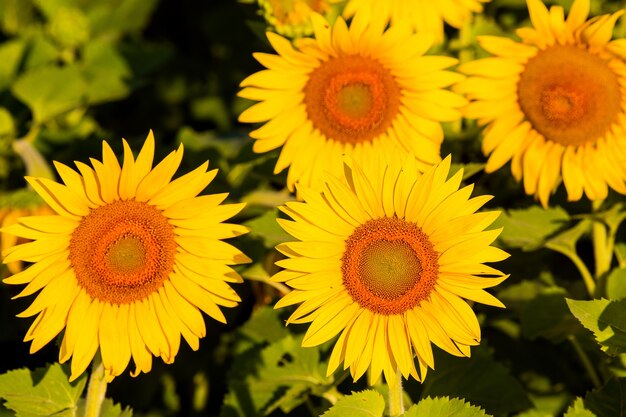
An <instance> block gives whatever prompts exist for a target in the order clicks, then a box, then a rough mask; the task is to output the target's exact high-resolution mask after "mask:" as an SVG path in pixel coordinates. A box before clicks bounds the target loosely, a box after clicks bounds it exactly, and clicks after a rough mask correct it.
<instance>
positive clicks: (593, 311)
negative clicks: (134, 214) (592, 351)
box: [567, 299, 626, 355]
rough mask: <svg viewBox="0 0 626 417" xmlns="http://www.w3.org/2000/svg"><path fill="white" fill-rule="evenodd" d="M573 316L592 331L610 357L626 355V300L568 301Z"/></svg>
mask: <svg viewBox="0 0 626 417" xmlns="http://www.w3.org/2000/svg"><path fill="white" fill-rule="evenodd" d="M567 305H568V306H569V309H570V310H571V312H572V314H573V315H574V316H576V318H577V319H578V320H580V322H581V323H582V324H583V326H585V327H586V328H587V329H589V330H591V331H592V332H593V334H594V336H595V337H596V341H597V342H598V343H600V345H601V347H602V350H603V351H605V352H606V353H608V354H609V355H619V354H621V353H626V300H622V301H609V300H606V299H600V300H591V301H578V300H571V299H567Z"/></svg>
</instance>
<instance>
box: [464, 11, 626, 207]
mask: <svg viewBox="0 0 626 417" xmlns="http://www.w3.org/2000/svg"><path fill="white" fill-rule="evenodd" d="M528 10H529V13H530V18H531V21H532V23H533V26H534V27H533V28H522V29H518V31H517V34H518V35H519V37H521V39H522V42H516V41H514V40H511V39H506V38H500V37H495V36H483V37H481V38H480V39H479V41H480V45H481V46H482V47H483V48H484V49H485V50H487V51H488V52H490V53H491V54H493V55H495V56H494V57H489V58H485V59H480V60H477V61H474V62H469V63H466V64H464V65H462V66H460V67H459V70H460V71H462V72H464V73H466V74H469V75H472V76H471V77H469V78H467V79H466V80H464V81H462V82H460V83H459V84H457V85H456V87H455V88H456V91H458V92H460V93H464V94H466V95H467V97H468V98H469V99H471V100H473V101H472V102H471V103H470V104H469V105H468V106H467V107H466V108H465V115H466V116H467V117H468V118H472V119H478V123H479V124H481V125H486V126H487V127H486V129H485V130H484V132H483V133H484V138H483V143H482V147H483V152H484V153H485V155H489V160H488V162H487V166H486V171H487V172H493V171H495V170H497V169H499V168H500V167H502V166H503V165H504V164H505V163H507V162H508V161H511V172H512V174H513V176H514V177H515V179H516V180H517V181H521V180H522V178H523V181H524V190H525V191H526V193H527V194H529V195H533V194H534V195H536V196H537V197H538V198H539V200H540V201H541V204H542V205H543V206H546V205H547V204H548V200H549V198H550V194H551V193H553V192H554V191H555V189H556V188H557V187H558V185H559V184H560V182H561V179H562V181H563V183H564V185H565V189H566V190H567V195H568V199H569V200H570V201H575V200H579V199H580V198H581V197H582V195H583V193H584V194H585V195H587V197H588V198H589V199H590V200H598V199H604V198H606V196H607V193H608V187H611V188H613V189H614V190H616V191H618V192H620V193H626V184H625V183H624V180H625V179H626V163H625V162H626V140H624V139H625V135H626V113H625V111H626V61H625V60H626V43H625V40H624V39H619V40H614V41H611V36H612V32H613V27H614V25H615V22H616V20H617V19H618V18H619V16H621V15H622V14H623V11H620V12H617V13H614V14H612V15H603V16H598V17H596V18H593V19H590V20H587V16H588V13H589V0H576V1H575V2H574V3H573V5H572V8H571V9H570V11H569V15H568V16H567V19H565V18H564V12H563V8H562V7H560V6H552V7H551V8H550V10H549V11H548V9H547V8H546V6H544V4H543V3H541V2H540V1H538V0H528Z"/></svg>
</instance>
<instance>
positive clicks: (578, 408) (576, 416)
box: [563, 397, 596, 417]
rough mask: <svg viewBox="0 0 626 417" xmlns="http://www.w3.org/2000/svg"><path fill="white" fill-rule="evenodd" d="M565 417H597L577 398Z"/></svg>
mask: <svg viewBox="0 0 626 417" xmlns="http://www.w3.org/2000/svg"><path fill="white" fill-rule="evenodd" d="M563 417H596V415H595V414H594V413H592V412H591V411H589V410H587V409H586V408H585V404H584V402H583V399H582V398H580V397H579V398H576V401H574V404H572V405H571V406H570V407H569V408H568V409H567V412H566V413H565V415H564V416H563Z"/></svg>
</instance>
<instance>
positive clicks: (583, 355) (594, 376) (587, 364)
mask: <svg viewBox="0 0 626 417" xmlns="http://www.w3.org/2000/svg"><path fill="white" fill-rule="evenodd" d="M568 339H569V341H570V342H571V343H572V346H573V347H574V350H575V351H576V354H577V355H578V358H579V359H580V362H582V364H583V367H584V368H585V371H587V375H589V379H591V383H592V384H593V386H594V387H596V388H600V387H601V386H602V382H600V377H599V376H598V373H597V372H596V368H594V366H593V364H592V363H591V360H590V359H589V356H588V355H587V352H585V350H584V349H583V348H582V346H580V343H578V339H576V336H574V335H570V336H569V337H568Z"/></svg>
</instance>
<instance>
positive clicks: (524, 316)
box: [520, 287, 583, 343]
mask: <svg viewBox="0 0 626 417" xmlns="http://www.w3.org/2000/svg"><path fill="white" fill-rule="evenodd" d="M566 295H567V294H566V292H565V290H564V289H563V288H559V287H549V288H546V289H544V290H542V291H541V293H539V294H537V295H536V296H535V297H534V298H533V299H532V300H530V301H529V302H528V304H526V307H525V308H524V310H523V311H522V313H521V317H520V321H521V325H522V334H523V335H524V336H525V337H527V338H529V339H531V340H533V339H536V338H539V337H541V338H544V339H548V340H550V341H551V342H554V343H560V342H562V341H563V340H566V339H567V337H568V336H569V335H571V334H575V333H577V332H580V331H583V330H582V328H581V327H580V323H578V321H577V320H576V319H575V318H574V317H572V315H571V313H570V311H569V309H568V307H567V304H566V302H565V296H566Z"/></svg>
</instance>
